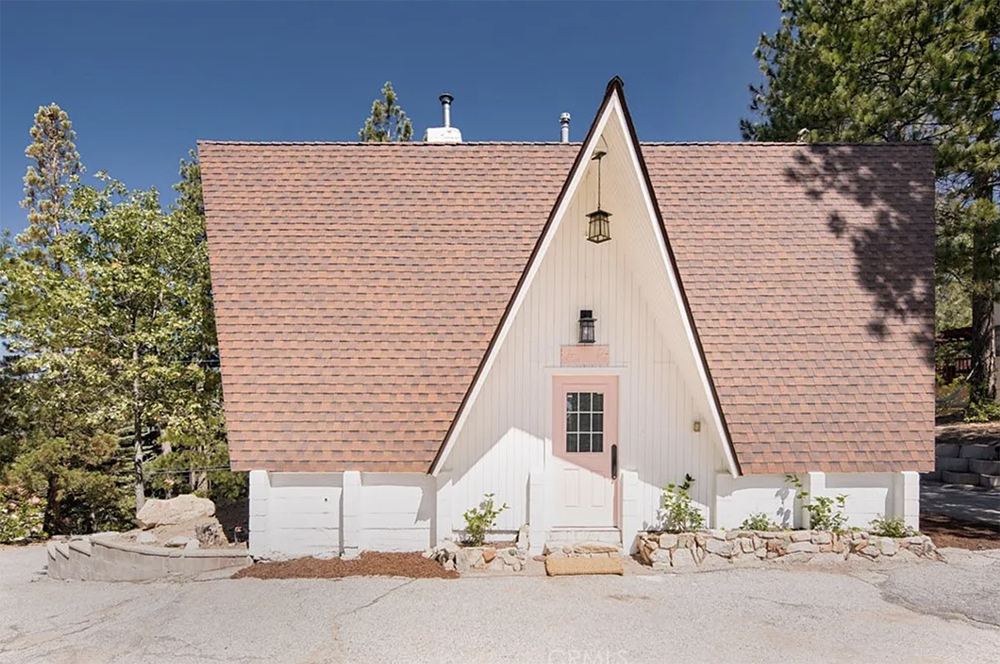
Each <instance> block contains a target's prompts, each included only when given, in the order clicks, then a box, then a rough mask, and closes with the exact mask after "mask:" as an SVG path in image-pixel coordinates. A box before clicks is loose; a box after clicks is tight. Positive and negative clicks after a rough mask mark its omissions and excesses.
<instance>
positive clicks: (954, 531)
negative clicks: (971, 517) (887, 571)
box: [920, 512, 1000, 551]
mask: <svg viewBox="0 0 1000 664" xmlns="http://www.w3.org/2000/svg"><path fill="white" fill-rule="evenodd" d="M920 532H922V533H923V534H925V535H929V536H930V538H931V540H932V541H933V542H934V545H935V546H936V547H938V548H939V549H941V548H944V547H949V546H950V547H955V548H957V549H970V550H972V551H978V550H982V549H1000V526H989V525H986V524H982V523H972V522H968V521H959V520H958V519H953V518H949V517H946V516H942V515H940V514H928V513H926V512H925V513H924V514H921V515H920Z"/></svg>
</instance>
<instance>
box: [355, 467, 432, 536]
mask: <svg viewBox="0 0 1000 664" xmlns="http://www.w3.org/2000/svg"><path fill="white" fill-rule="evenodd" d="M434 486H435V482H434V478H433V477H431V476H430V475H426V474H424V473H391V474H389V473H386V474H383V473H362V474H361V514H362V516H361V523H362V531H361V532H362V535H361V549H362V550H363V551H423V550H424V549H426V548H427V547H428V546H430V545H431V520H432V518H433V516H434V501H435V495H434V494H435V492H434Z"/></svg>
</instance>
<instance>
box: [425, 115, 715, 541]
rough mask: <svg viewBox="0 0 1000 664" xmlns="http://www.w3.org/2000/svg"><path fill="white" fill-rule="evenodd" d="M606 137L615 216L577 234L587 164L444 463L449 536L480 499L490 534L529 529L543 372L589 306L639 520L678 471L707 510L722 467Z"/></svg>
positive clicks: (546, 437) (620, 141)
mask: <svg viewBox="0 0 1000 664" xmlns="http://www.w3.org/2000/svg"><path fill="white" fill-rule="evenodd" d="M604 138H605V143H606V144H607V148H606V149H607V151H608V155H607V156H606V157H605V158H604V162H603V165H602V207H603V208H604V209H606V210H609V211H610V212H611V213H612V215H613V216H612V218H611V237H612V240H611V241H610V242H606V243H604V244H600V245H595V244H593V243H591V242H588V241H587V240H586V237H585V235H584V233H585V230H586V217H585V215H586V213H587V212H590V211H592V210H593V209H594V208H595V207H596V205H597V192H596V185H597V180H596V175H597V173H596V162H590V165H589V167H588V172H587V174H586V176H585V179H584V181H583V183H582V185H581V187H580V189H579V190H578V191H577V192H576V195H575V196H574V197H573V199H572V200H571V201H570V202H569V205H568V209H567V213H566V215H565V219H564V222H563V223H562V224H561V226H560V227H559V228H558V230H557V232H556V235H555V237H554V240H553V243H552V244H551V246H550V247H549V250H548V252H547V254H546V255H545V256H544V258H543V260H542V263H541V265H540V267H539V270H538V273H537V274H536V276H535V278H534V281H533V282H532V283H531V284H530V287H529V290H528V292H527V294H526V296H525V299H524V302H523V304H522V306H521V308H520V310H519V311H517V313H516V316H515V318H514V320H513V322H512V324H511V327H510V331H509V333H508V335H507V337H506V339H505V340H504V342H503V344H502V345H501V347H500V348H499V350H498V353H497V356H496V360H495V362H494V364H493V366H492V369H491V371H490V373H489V374H488V375H487V376H486V379H485V382H484V384H483V387H482V390H481V391H480V393H479V394H478V396H477V398H476V400H475V401H474V403H472V405H471V408H470V410H469V415H468V418H467V420H466V421H465V423H464V426H463V427H462V428H461V430H460V431H459V432H458V435H457V437H456V441H455V445H454V448H453V449H452V451H451V453H450V455H449V456H448V458H447V460H446V461H445V464H444V472H445V473H448V474H449V475H450V478H451V481H452V494H451V508H452V523H453V525H454V527H455V528H456V529H460V528H461V527H462V525H463V524H464V520H463V519H462V514H463V512H464V511H465V510H466V509H469V508H470V507H473V506H475V505H477V504H478V503H479V501H480V500H481V499H482V496H483V494H485V493H494V494H495V496H496V501H497V502H499V503H502V502H507V503H508V504H509V505H510V507H511V509H510V510H508V511H507V512H505V513H504V514H503V515H501V517H500V520H499V528H500V529H502V530H516V529H517V528H518V527H520V526H521V525H522V524H524V523H526V522H527V521H528V512H527V510H528V501H527V486H528V476H529V473H530V472H531V470H532V469H533V468H546V467H547V459H548V455H549V453H550V450H551V445H552V383H551V376H552V375H553V373H559V372H560V368H559V364H560V348H561V346H563V345H569V344H574V343H575V342H576V339H577V336H578V326H577V319H578V317H579V311H580V310H581V309H593V310H594V315H595V316H596V317H597V319H598V321H597V343H598V344H606V345H608V346H609V350H610V357H611V360H610V364H611V366H610V367H609V368H608V369H607V370H604V371H613V372H616V373H618V374H619V375H620V384H621V396H620V402H621V405H620V413H619V422H620V425H619V428H620V431H619V437H618V444H619V455H620V457H619V459H620V467H621V469H622V470H633V471H635V472H636V473H637V474H638V478H639V484H640V490H641V492H642V497H641V498H640V500H639V505H640V515H639V516H640V519H641V522H642V523H643V524H644V525H647V526H653V525H655V523H656V521H657V514H656V511H657V506H658V503H659V497H660V493H661V490H662V487H663V486H665V485H666V484H668V483H670V482H678V481H681V480H683V478H684V475H685V473H690V474H691V475H692V476H694V477H695V480H696V483H695V487H694V491H693V495H694V497H695V499H696V500H697V502H698V503H699V504H701V505H702V506H703V508H704V509H705V510H706V513H707V510H708V508H709V507H710V506H711V505H712V504H713V501H714V478H715V475H716V474H717V473H718V472H724V471H726V469H727V464H726V460H725V457H724V455H723V453H722V449H723V448H722V442H721V440H719V437H718V435H716V434H715V433H714V430H713V427H712V426H711V424H710V421H709V418H710V413H711V404H710V402H709V397H708V395H707V394H706V393H705V391H704V389H703V386H702V384H701V382H700V379H699V377H698V374H697V368H696V365H695V358H694V356H693V353H692V350H691V348H690V345H689V341H688V339H687V337H686V336H685V331H684V327H683V321H682V319H681V318H680V316H681V315H682V314H681V312H680V311H679V310H678V307H677V305H676V302H675V300H674V298H673V294H672V293H671V292H670V284H669V281H668V280H667V273H666V268H665V266H664V264H663V259H662V256H661V254H660V249H659V247H658V245H657V238H656V235H655V234H654V226H653V225H652V223H651V221H650V219H649V217H648V213H647V211H646V207H645V202H644V200H643V199H642V197H641V190H640V188H639V181H638V180H637V179H636V175H635V171H634V167H633V165H632V162H631V157H630V155H629V153H628V150H627V145H626V143H625V140H626V139H625V135H624V133H623V132H622V131H621V129H620V127H619V125H618V124H617V122H609V123H608V125H607V129H606V131H605V135H604ZM602 147H603V145H602ZM573 371H574V372H584V373H585V372H586V370H583V369H577V370H573ZM695 420H699V421H701V424H702V426H701V432H700V433H696V432H694V426H693V424H694V421H695ZM551 525H559V524H557V523H553V524H551Z"/></svg>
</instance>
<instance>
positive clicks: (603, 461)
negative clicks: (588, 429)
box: [552, 374, 622, 527]
mask: <svg viewBox="0 0 1000 664" xmlns="http://www.w3.org/2000/svg"><path fill="white" fill-rule="evenodd" d="M567 392H601V393H603V394H604V450H603V452H599V453H594V452H567V451H566V393H567ZM618 395H619V393H618V376H617V374H601V375H580V376H576V375H573V376H553V377H552V420H553V422H552V454H553V455H554V456H557V457H559V458H560V459H563V460H564V461H568V462H569V463H572V464H575V465H577V466H579V467H581V468H586V469H587V470H590V471H592V472H594V473H597V474H599V475H602V476H604V477H606V478H608V480H609V481H610V482H611V483H612V485H613V489H614V496H613V498H612V500H613V501H614V525H615V527H620V522H621V519H620V518H619V514H618V511H619V509H618V503H619V496H618V481H617V479H616V478H612V476H611V448H612V446H614V445H618V452H617V454H618V460H619V468H620V467H621V458H622V449H621V445H620V444H619V441H618V407H619V400H618Z"/></svg>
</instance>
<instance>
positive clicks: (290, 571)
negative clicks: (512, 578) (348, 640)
mask: <svg viewBox="0 0 1000 664" xmlns="http://www.w3.org/2000/svg"><path fill="white" fill-rule="evenodd" d="M345 576H403V577H408V578H411V579H457V578H458V572H455V571H448V570H445V569H444V568H443V567H441V564H440V563H438V562H437V561H436V560H432V559H428V558H424V557H423V555H422V554H420V553H376V552H374V551H366V552H364V553H362V554H361V555H360V556H359V557H358V558H356V559H354V560H341V559H340V558H330V559H329V560H321V559H319V558H296V559H295V560H282V561H279V562H271V563H255V564H253V565H250V566H249V567H244V568H243V569H241V570H239V571H238V572H236V574H233V578H234V579H340V578H343V577H345Z"/></svg>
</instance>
